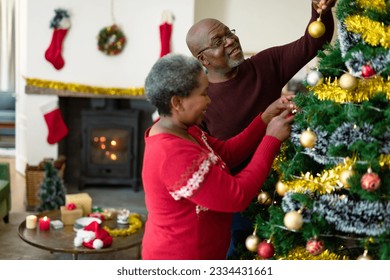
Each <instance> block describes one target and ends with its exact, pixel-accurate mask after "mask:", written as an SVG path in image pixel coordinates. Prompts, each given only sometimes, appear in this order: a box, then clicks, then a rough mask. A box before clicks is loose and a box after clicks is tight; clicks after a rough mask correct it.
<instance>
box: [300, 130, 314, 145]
mask: <svg viewBox="0 0 390 280" xmlns="http://www.w3.org/2000/svg"><path fill="white" fill-rule="evenodd" d="M299 141H300V142H301V145H302V146H303V147H305V148H310V149H312V148H314V146H315V145H316V141H317V135H316V134H315V133H314V132H313V131H311V130H310V128H308V129H306V130H305V131H304V132H302V134H301V136H300V137H299Z"/></svg>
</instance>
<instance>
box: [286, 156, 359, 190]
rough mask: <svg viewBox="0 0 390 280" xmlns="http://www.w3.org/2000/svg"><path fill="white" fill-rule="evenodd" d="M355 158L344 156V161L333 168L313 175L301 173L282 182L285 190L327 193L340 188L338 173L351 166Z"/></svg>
mask: <svg viewBox="0 0 390 280" xmlns="http://www.w3.org/2000/svg"><path fill="white" fill-rule="evenodd" d="M354 162H355V160H353V159H350V158H346V159H345V162H344V163H341V164H338V165H337V166H335V167H334V168H333V169H330V170H323V172H322V173H321V174H317V176H313V175H312V174H311V173H310V172H307V173H306V174H303V175H302V176H301V177H299V178H297V179H296V180H292V181H287V182H283V183H284V184H285V186H286V188H287V191H293V192H298V193H304V192H306V191H307V190H308V191H310V192H311V193H319V194H327V193H332V192H334V191H335V190H336V188H337V189H339V188H342V187H343V186H342V184H341V182H340V174H341V173H342V172H343V171H345V170H348V169H350V168H352V166H353V164H354Z"/></svg>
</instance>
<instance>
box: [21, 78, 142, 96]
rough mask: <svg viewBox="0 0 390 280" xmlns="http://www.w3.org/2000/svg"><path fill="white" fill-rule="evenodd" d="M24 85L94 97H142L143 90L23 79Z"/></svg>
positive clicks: (140, 88)
mask: <svg viewBox="0 0 390 280" xmlns="http://www.w3.org/2000/svg"><path fill="white" fill-rule="evenodd" d="M25 80H26V85H28V86H34V87H39V88H48V89H54V90H66V91H70V92H74V93H91V94H96V95H115V96H126V95H131V96H142V95H144V88H143V87H139V88H105V87H94V86H87V85H83V84H76V83H63V82H58V81H50V80H42V79H31V78H25Z"/></svg>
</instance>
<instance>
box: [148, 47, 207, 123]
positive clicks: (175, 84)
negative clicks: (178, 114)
mask: <svg viewBox="0 0 390 280" xmlns="http://www.w3.org/2000/svg"><path fill="white" fill-rule="evenodd" d="M202 71H204V70H203V66H202V65H201V64H200V62H199V61H198V60H197V59H196V58H194V57H192V56H191V57H190V56H185V55H182V54H167V55H165V56H163V57H162V58H160V59H159V60H157V62H156V63H155V64H154V65H153V66H152V69H151V70H150V72H149V74H148V76H147V77H146V80H145V94H146V96H147V99H148V100H149V102H150V103H151V104H153V105H154V106H155V107H156V108H157V111H158V113H159V115H166V116H169V115H171V105H170V102H171V98H172V97H173V96H182V97H186V96H189V95H190V93H191V92H192V91H193V90H194V89H195V88H197V87H198V86H199V83H198V78H199V75H200V73H201V72H202Z"/></svg>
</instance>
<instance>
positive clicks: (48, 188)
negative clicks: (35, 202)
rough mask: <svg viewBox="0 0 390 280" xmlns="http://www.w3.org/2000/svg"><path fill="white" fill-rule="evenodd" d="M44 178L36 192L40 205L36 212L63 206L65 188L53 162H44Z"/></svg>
mask: <svg viewBox="0 0 390 280" xmlns="http://www.w3.org/2000/svg"><path fill="white" fill-rule="evenodd" d="M44 169H45V178H44V180H43V182H42V185H41V187H40V189H39V191H38V196H39V198H40V205H39V206H38V207H37V211H38V212H43V211H49V210H56V209H60V207H61V206H63V205H65V195H66V188H65V186H64V183H63V181H62V179H61V178H60V176H59V175H58V170H57V168H55V166H54V163H53V161H51V160H49V161H45V163H44Z"/></svg>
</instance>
